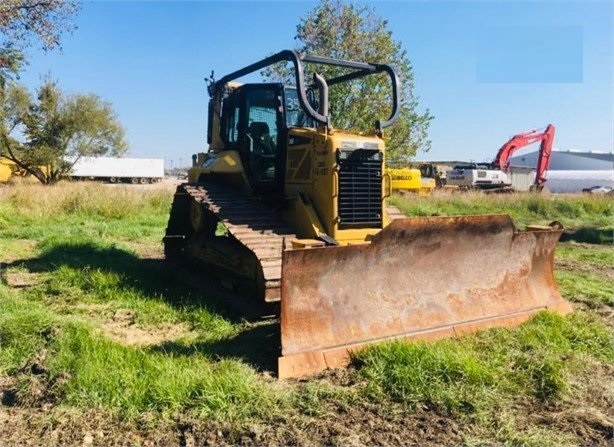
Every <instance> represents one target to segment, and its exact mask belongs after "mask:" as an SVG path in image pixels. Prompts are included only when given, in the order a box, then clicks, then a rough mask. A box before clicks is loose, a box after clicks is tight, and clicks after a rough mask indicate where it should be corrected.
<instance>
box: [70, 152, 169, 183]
mask: <svg viewBox="0 0 614 447" xmlns="http://www.w3.org/2000/svg"><path fill="white" fill-rule="evenodd" d="M69 176H70V177H71V178H73V179H80V180H101V181H105V182H110V183H133V184H136V183H140V184H146V183H155V182H159V181H160V180H162V179H163V178H164V159H163V158H117V157H81V158H80V159H79V160H78V161H77V162H76V163H75V165H74V166H73V168H72V171H71V172H70V174H69Z"/></svg>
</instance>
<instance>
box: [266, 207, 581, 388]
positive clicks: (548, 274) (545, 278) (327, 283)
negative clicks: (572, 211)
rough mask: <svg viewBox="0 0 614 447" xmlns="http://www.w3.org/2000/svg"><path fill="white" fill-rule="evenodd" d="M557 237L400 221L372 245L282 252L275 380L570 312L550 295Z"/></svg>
mask: <svg viewBox="0 0 614 447" xmlns="http://www.w3.org/2000/svg"><path fill="white" fill-rule="evenodd" d="M561 233H562V229H560V228H551V227H535V226H534V227H529V228H528V229H527V230H524V231H519V230H517V229H516V228H515V227H514V224H513V222H512V220H511V219H510V217H509V216H507V215H483V216H459V217H427V218H406V219H398V220H395V221H393V222H392V223H391V224H390V225H389V226H388V227H386V228H385V229H383V230H382V231H381V232H379V233H378V234H377V235H376V236H374V237H373V239H372V240H371V242H370V243H367V244H361V245H348V246H341V247H323V248H306V249H296V250H285V251H284V252H283V256H282V283H281V345H282V356H281V357H280V358H279V361H278V367H279V369H278V373H279V377H280V378H287V377H300V376H303V375H307V374H312V373H316V372H319V371H321V370H324V369H326V368H335V367H338V366H342V365H344V364H346V363H347V362H348V361H349V355H350V353H351V352H352V351H354V350H356V349H358V348H360V347H362V346H365V345H368V344H372V343H376V342H380V341H384V340H390V339H422V340H433V339H438V338H443V337H455V336H459V335H461V334H465V333H469V332H474V331H477V330H480V329H484V328H488V327H493V326H505V327H512V326H516V325H518V324H520V323H522V322H524V321H526V320H527V319H528V318H530V317H531V316H532V315H534V314H535V313H537V312H539V311H541V310H544V309H548V310H551V311H555V312H558V313H560V314H566V313H568V312H570V311H571V310H572V308H571V306H570V304H569V303H568V302H567V301H565V300H564V299H563V298H562V297H561V295H560V293H559V291H558V288H557V286H556V283H555V280H554V274H553V264H554V250H555V248H556V244H557V241H558V239H559V237H560V235H561Z"/></svg>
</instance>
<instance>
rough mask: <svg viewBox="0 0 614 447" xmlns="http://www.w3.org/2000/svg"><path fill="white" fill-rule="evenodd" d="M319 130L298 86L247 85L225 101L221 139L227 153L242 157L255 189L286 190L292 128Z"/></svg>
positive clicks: (231, 94) (235, 91)
mask: <svg viewBox="0 0 614 447" xmlns="http://www.w3.org/2000/svg"><path fill="white" fill-rule="evenodd" d="M293 126H298V127H315V124H314V122H313V119H311V118H308V116H307V114H306V113H305V112H304V111H303V110H302V108H301V106H300V102H299V99H298V93H297V91H296V88H295V87H291V86H284V85H283V84H278V83H275V84H244V85H241V86H239V87H236V88H235V89H233V90H232V91H230V92H229V93H228V96H226V97H225V98H224V100H223V105H222V117H221V125H220V137H221V139H222V141H223V142H224V149H225V150H236V151H238V152H239V154H240V156H241V161H242V163H243V166H244V168H245V171H246V174H247V177H248V179H249V181H250V184H251V186H252V188H254V189H256V190H259V191H270V190H277V191H283V181H284V176H283V172H284V169H283V166H284V164H285V161H286V160H285V159H286V153H285V148H286V147H287V145H286V140H287V137H288V128H289V127H293Z"/></svg>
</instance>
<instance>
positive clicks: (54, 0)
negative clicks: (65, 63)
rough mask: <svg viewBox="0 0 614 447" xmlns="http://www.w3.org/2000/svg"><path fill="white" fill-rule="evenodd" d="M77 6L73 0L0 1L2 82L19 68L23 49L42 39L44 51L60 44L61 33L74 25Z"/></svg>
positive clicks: (0, 75)
mask: <svg viewBox="0 0 614 447" xmlns="http://www.w3.org/2000/svg"><path fill="white" fill-rule="evenodd" d="M78 9H79V3H78V2H77V1H73V0H1V1H0V81H1V82H2V83H4V82H6V79H7V77H11V75H15V74H16V73H17V72H18V71H19V69H20V68H21V66H22V65H23V64H24V62H25V56H24V50H25V49H26V48H27V47H28V46H30V45H32V44H33V42H35V41H37V42H40V44H41V47H42V48H43V49H44V50H51V49H53V48H55V47H57V46H58V45H59V43H60V37H61V35H62V33H63V32H65V31H71V30H72V29H73V28H74V24H73V23H72V18H73V17H74V15H75V14H76V12H77V11H78Z"/></svg>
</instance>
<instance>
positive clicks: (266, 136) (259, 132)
mask: <svg viewBox="0 0 614 447" xmlns="http://www.w3.org/2000/svg"><path fill="white" fill-rule="evenodd" d="M247 133H248V134H249V136H250V138H251V140H252V144H253V147H252V151H253V152H256V153H260V154H274V153H275V149H274V146H273V140H272V139H271V131H270V129H269V125H268V124H267V123H265V122H263V121H254V122H253V123H251V124H250V125H249V128H248V130H247Z"/></svg>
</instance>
